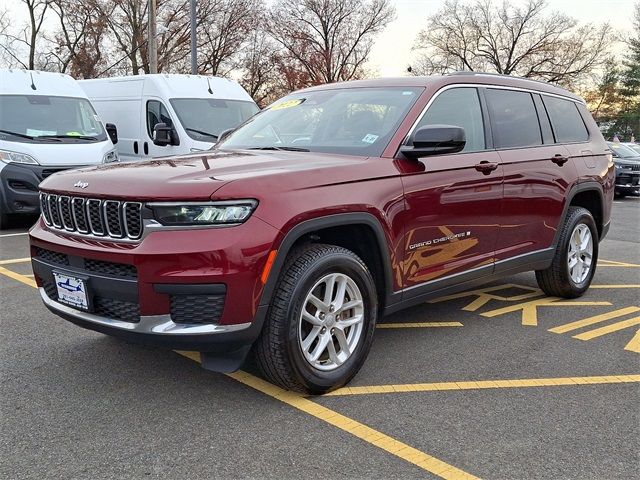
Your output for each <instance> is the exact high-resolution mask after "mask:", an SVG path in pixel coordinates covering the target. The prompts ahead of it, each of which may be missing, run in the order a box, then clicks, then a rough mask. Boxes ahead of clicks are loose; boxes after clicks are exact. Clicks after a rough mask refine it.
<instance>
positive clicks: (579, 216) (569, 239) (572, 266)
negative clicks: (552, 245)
mask: <svg viewBox="0 0 640 480" xmlns="http://www.w3.org/2000/svg"><path fill="white" fill-rule="evenodd" d="M561 228H562V230H561V232H560V239H559V241H558V246H557V247H556V252H555V256H554V257H553V262H552V263H551V266H550V267H549V268H547V269H546V270H537V271H536V280H537V281H538V285H539V286H540V288H541V289H542V291H543V292H544V293H546V294H547V295H550V296H555V297H564V298H576V297H580V296H582V295H583V294H584V292H586V291H587V289H588V288H589V285H591V280H592V279H593V275H594V274H595V272H596V263H597V262H598V230H597V229H596V223H595V221H594V220H593V216H592V215H591V213H590V212H589V211H588V210H587V209H585V208H582V207H569V211H568V213H567V216H566V218H565V220H564V224H563V225H562V227H561Z"/></svg>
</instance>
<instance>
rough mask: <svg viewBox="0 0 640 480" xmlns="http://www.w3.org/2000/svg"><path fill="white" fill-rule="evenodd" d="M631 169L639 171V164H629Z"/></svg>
mask: <svg viewBox="0 0 640 480" xmlns="http://www.w3.org/2000/svg"><path fill="white" fill-rule="evenodd" d="M627 168H629V167H627ZM631 170H633V171H634V172H640V165H631Z"/></svg>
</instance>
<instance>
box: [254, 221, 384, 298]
mask: <svg viewBox="0 0 640 480" xmlns="http://www.w3.org/2000/svg"><path fill="white" fill-rule="evenodd" d="M353 225H364V226H367V227H370V228H371V230H372V231H373V232H374V234H375V237H376V244H377V246H378V253H379V254H380V260H381V264H382V269H383V272H382V277H383V278H382V279H383V283H384V285H383V288H384V299H379V300H384V305H385V306H386V305H388V304H389V302H391V301H392V290H393V274H392V269H391V261H390V254H389V244H388V242H387V238H386V236H385V234H384V229H383V228H382V225H381V224H380V221H379V220H378V219H377V218H376V217H375V216H374V215H372V214H371V213H366V212H349V213H337V214H332V215H327V216H323V217H316V218H312V219H310V220H305V221H303V222H301V223H299V224H297V225H296V226H294V227H293V228H292V229H291V230H289V231H288V232H287V233H286V234H285V236H284V238H283V239H282V241H281V242H280V245H279V246H278V248H277V254H276V259H275V261H274V262H273V265H272V267H271V270H270V272H269V278H268V279H267V282H266V284H265V286H264V289H263V291H262V296H261V297H260V305H261V306H264V305H268V304H269V303H270V301H271V297H272V296H273V293H274V290H275V287H276V283H277V281H278V278H279V276H280V273H281V272H282V268H283V267H284V263H285V261H286V258H287V255H288V254H289V252H290V251H291V248H292V247H293V245H294V244H295V242H296V241H298V240H299V239H300V238H302V237H303V236H304V235H306V234H308V233H311V232H313V231H315V230H322V229H324V228H331V227H340V226H353ZM379 303H382V302H379Z"/></svg>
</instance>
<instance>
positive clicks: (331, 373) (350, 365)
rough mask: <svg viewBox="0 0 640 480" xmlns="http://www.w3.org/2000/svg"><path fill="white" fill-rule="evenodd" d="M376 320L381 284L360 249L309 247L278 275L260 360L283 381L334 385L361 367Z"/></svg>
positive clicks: (316, 389)
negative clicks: (378, 289) (379, 284)
mask: <svg viewBox="0 0 640 480" xmlns="http://www.w3.org/2000/svg"><path fill="white" fill-rule="evenodd" d="M376 319H377V297H376V289H375V285H374V282H373V279H372V277H371V274H370V273H369V270H368V269H367V266H366V265H365V264H364V262H363V261H362V260H361V259H360V258H359V257H358V256H357V255H356V254H354V253H353V252H351V251H350V250H347V249H345V248H342V247H337V246H334V245H321V244H314V245H309V246H307V247H303V248H302V249H299V250H297V251H294V252H293V253H292V254H291V256H290V257H289V258H288V260H287V262H286V264H285V267H284V269H283V273H282V275H281V277H280V278H279V280H278V284H277V286H276V291H275V292H274V296H273V300H272V305H271V308H270V309H269V313H268V314H267V319H266V323H265V326H264V328H263V331H262V334H261V336H260V338H259V339H258V341H257V342H256V345H255V347H254V353H255V358H256V361H257V364H258V366H259V367H260V369H261V371H262V372H263V374H264V375H265V376H266V377H267V378H268V379H269V380H270V381H271V382H273V383H275V384H277V385H280V386H281V387H284V388H288V389H292V390H298V391H303V392H308V393H314V394H319V393H324V392H327V391H329V390H332V389H334V388H337V387H340V386H342V385H344V384H345V383H347V382H348V381H349V380H351V378H353V376H354V375H355V374H356V373H357V372H358V370H360V367H361V366H362V364H363V363H364V360H365V359H366V357H367V355H368V353H369V349H370V347H371V343H372V341H373V331H374V328H375V324H376Z"/></svg>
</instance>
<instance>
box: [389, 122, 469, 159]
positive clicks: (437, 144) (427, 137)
mask: <svg viewBox="0 0 640 480" xmlns="http://www.w3.org/2000/svg"><path fill="white" fill-rule="evenodd" d="M409 143H410V145H403V146H402V147H401V148H400V152H402V154H403V155H404V156H405V157H407V158H410V159H412V160H416V159H418V158H421V157H427V156H429V155H443V154H445V153H456V152H460V151H461V150H462V149H463V148H464V146H465V143H466V137H465V133H464V128H462V127H456V126H454V125H425V126H424V127H420V128H418V129H417V130H416V131H415V132H413V135H412V136H411V138H410V142H409Z"/></svg>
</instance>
